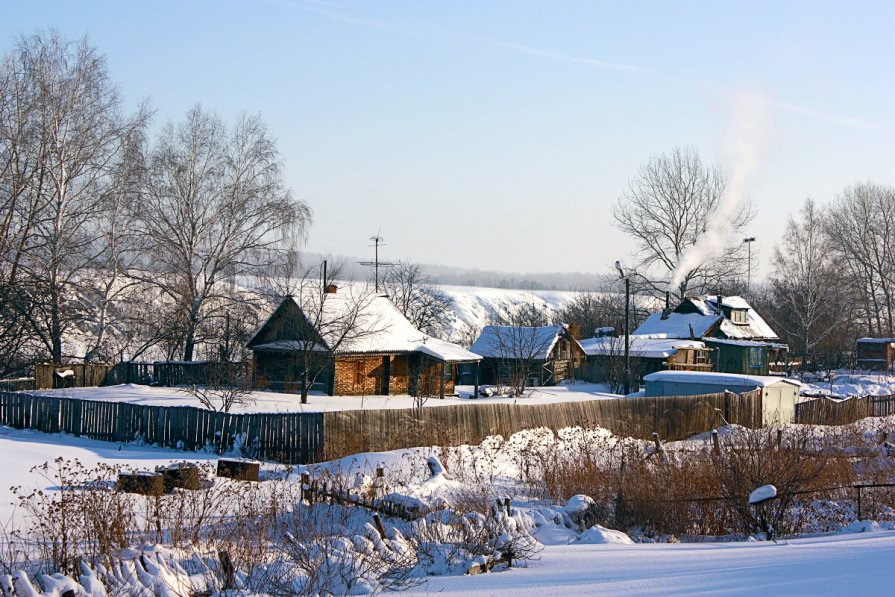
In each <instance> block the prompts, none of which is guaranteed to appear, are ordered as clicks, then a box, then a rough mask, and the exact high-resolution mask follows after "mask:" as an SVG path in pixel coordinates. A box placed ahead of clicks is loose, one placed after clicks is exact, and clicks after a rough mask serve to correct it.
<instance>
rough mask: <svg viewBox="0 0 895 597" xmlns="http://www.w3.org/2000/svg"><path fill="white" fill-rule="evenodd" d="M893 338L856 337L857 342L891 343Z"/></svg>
mask: <svg viewBox="0 0 895 597" xmlns="http://www.w3.org/2000/svg"><path fill="white" fill-rule="evenodd" d="M893 342H895V338H858V344H891V343H893Z"/></svg>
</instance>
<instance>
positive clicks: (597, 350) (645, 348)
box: [579, 336, 705, 359]
mask: <svg viewBox="0 0 895 597" xmlns="http://www.w3.org/2000/svg"><path fill="white" fill-rule="evenodd" d="M579 342H580V344H581V348H583V349H584V352H585V353H586V354H588V355H590V356H613V355H619V354H623V351H624V349H625V338H624V336H622V337H621V338H610V337H605V336H604V337H600V338H586V339H584V340H580V341H579ZM679 348H705V344H704V343H703V342H700V341H698V340H680V339H676V338H649V337H644V336H631V342H630V345H629V347H628V349H629V351H630V353H631V356H633V357H635V358H637V357H640V358H646V359H665V358H668V357H670V356H672V355H674V354H676V353H677V351H678V349H679Z"/></svg>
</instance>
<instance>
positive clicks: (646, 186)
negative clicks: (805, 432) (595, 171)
mask: <svg viewBox="0 0 895 597" xmlns="http://www.w3.org/2000/svg"><path fill="white" fill-rule="evenodd" d="M725 190H726V175H725V173H724V172H723V171H722V170H721V169H720V168H719V167H717V166H714V165H710V164H705V163H704V162H703V161H702V160H701V158H700V156H699V154H698V152H697V151H696V150H695V149H692V148H675V149H673V150H672V151H670V152H668V153H666V154H662V155H658V156H654V157H652V158H651V159H650V160H649V161H648V162H647V163H645V164H644V165H643V166H642V167H641V169H640V170H639V171H638V173H637V174H636V176H635V177H634V178H633V179H632V181H631V182H630V183H629V188H628V189H627V190H626V191H625V192H623V193H622V194H621V196H620V197H619V199H618V203H617V204H616V206H615V209H614V211H613V215H614V218H615V220H616V225H617V226H618V227H619V228H620V229H621V230H622V231H623V232H625V233H626V234H628V235H629V236H630V237H631V238H633V239H634V240H635V241H636V247H637V251H636V257H635V262H634V264H633V266H632V267H631V268H629V269H631V270H632V271H633V272H634V273H633V275H632V281H633V287H634V288H635V289H636V290H637V291H639V292H643V293H647V294H652V295H653V296H655V297H657V298H659V297H661V296H662V295H663V294H664V293H665V292H671V293H672V294H674V295H675V297H676V298H677V299H682V298H684V297H685V296H688V295H700V294H703V295H704V294H713V293H718V292H723V293H725V294H727V295H732V294H742V295H745V296H747V298H749V300H750V301H751V303H752V306H753V307H756V309H757V311H758V312H759V313H760V314H761V315H762V316H763V317H765V318H766V319H768V320H769V322H770V323H771V325H772V326H773V328H774V329H775V331H776V332H777V333H778V334H779V335H780V337H781V340H782V341H784V342H786V343H787V344H788V345H789V347H790V352H791V354H792V355H793V356H795V357H797V359H798V361H801V363H802V366H803V367H806V368H809V369H810V368H836V367H844V366H848V365H849V364H850V363H851V356H852V353H853V350H854V343H855V340H856V338H858V337H860V336H873V337H893V336H895V329H893V315H895V258H893V256H895V188H893V187H892V186H886V185H880V184H876V183H873V182H865V183H860V184H855V185H853V186H850V187H848V188H846V189H844V190H843V191H842V192H840V193H839V194H838V195H837V196H836V197H835V198H833V199H832V201H831V202H830V203H829V204H827V205H818V204H817V203H816V202H815V201H813V200H812V199H808V200H806V201H805V203H804V205H803V206H802V207H801V209H800V210H799V211H798V213H796V214H794V215H790V216H789V218H788V220H787V225H786V229H785V231H784V234H783V236H782V237H781V238H780V239H778V241H777V242H776V243H775V247H774V252H773V257H772V261H771V265H772V273H771V276H770V277H769V279H768V280H767V281H766V282H765V283H763V284H757V285H751V286H752V287H750V285H749V284H748V274H749V273H750V271H751V269H752V268H753V267H754V263H753V262H751V261H750V256H749V252H748V245H747V243H746V242H744V241H746V239H745V238H744V237H745V236H747V231H748V230H749V225H750V224H751V223H752V221H753V219H754V216H755V212H754V208H753V206H752V204H751V202H750V201H749V200H748V198H743V199H742V200H741V201H740V202H739V204H737V206H736V209H734V210H732V212H731V213H726V214H724V213H720V210H719V204H720V202H721V197H722V195H723V193H724V192H725ZM719 217H724V218H728V224H729V228H730V230H732V232H733V234H732V236H731V237H730V238H727V239H724V240H725V242H723V243H719V246H717V247H715V250H714V251H712V252H706V253H705V254H704V255H702V256H701V257H702V258H701V260H700V261H699V262H698V264H697V265H696V266H695V267H693V268H692V269H688V270H687V271H684V272H675V270H676V268H678V267H679V265H678V264H679V263H680V262H681V261H682V259H681V258H682V256H683V255H684V254H685V253H686V251H688V250H691V249H692V248H693V246H694V245H695V244H696V241H697V239H698V238H700V236H702V235H704V234H705V233H706V230H707V229H708V228H709V226H710V222H711V221H712V219H713V218H719ZM674 273H677V274H678V277H679V279H681V280H682V282H681V283H680V284H679V285H678V286H675V287H674V288H670V287H669V282H670V280H671V279H672V277H673V274H674Z"/></svg>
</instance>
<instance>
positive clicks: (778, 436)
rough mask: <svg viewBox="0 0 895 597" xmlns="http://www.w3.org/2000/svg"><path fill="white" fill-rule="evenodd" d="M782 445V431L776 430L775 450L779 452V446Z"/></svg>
mask: <svg viewBox="0 0 895 597" xmlns="http://www.w3.org/2000/svg"><path fill="white" fill-rule="evenodd" d="M782 445H783V430H782V429H778V430H777V449H778V450H779V449H780V446H782Z"/></svg>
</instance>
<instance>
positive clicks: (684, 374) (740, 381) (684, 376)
mask: <svg viewBox="0 0 895 597" xmlns="http://www.w3.org/2000/svg"><path fill="white" fill-rule="evenodd" d="M643 381H647V382H656V381H660V382H663V381H671V382H679V383H699V384H711V385H725V384H730V385H731V386H735V385H738V386H744V385H754V386H755V387H756V388H763V387H765V386H770V385H773V384H775V383H780V382H784V383H788V384H792V385H794V386H801V385H802V384H801V382H799V381H797V380H795V379H789V378H786V377H774V376H770V375H740V374H737V373H711V372H703V371H656V372H655V373H650V374H649V375H645V376H644V377H643Z"/></svg>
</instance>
